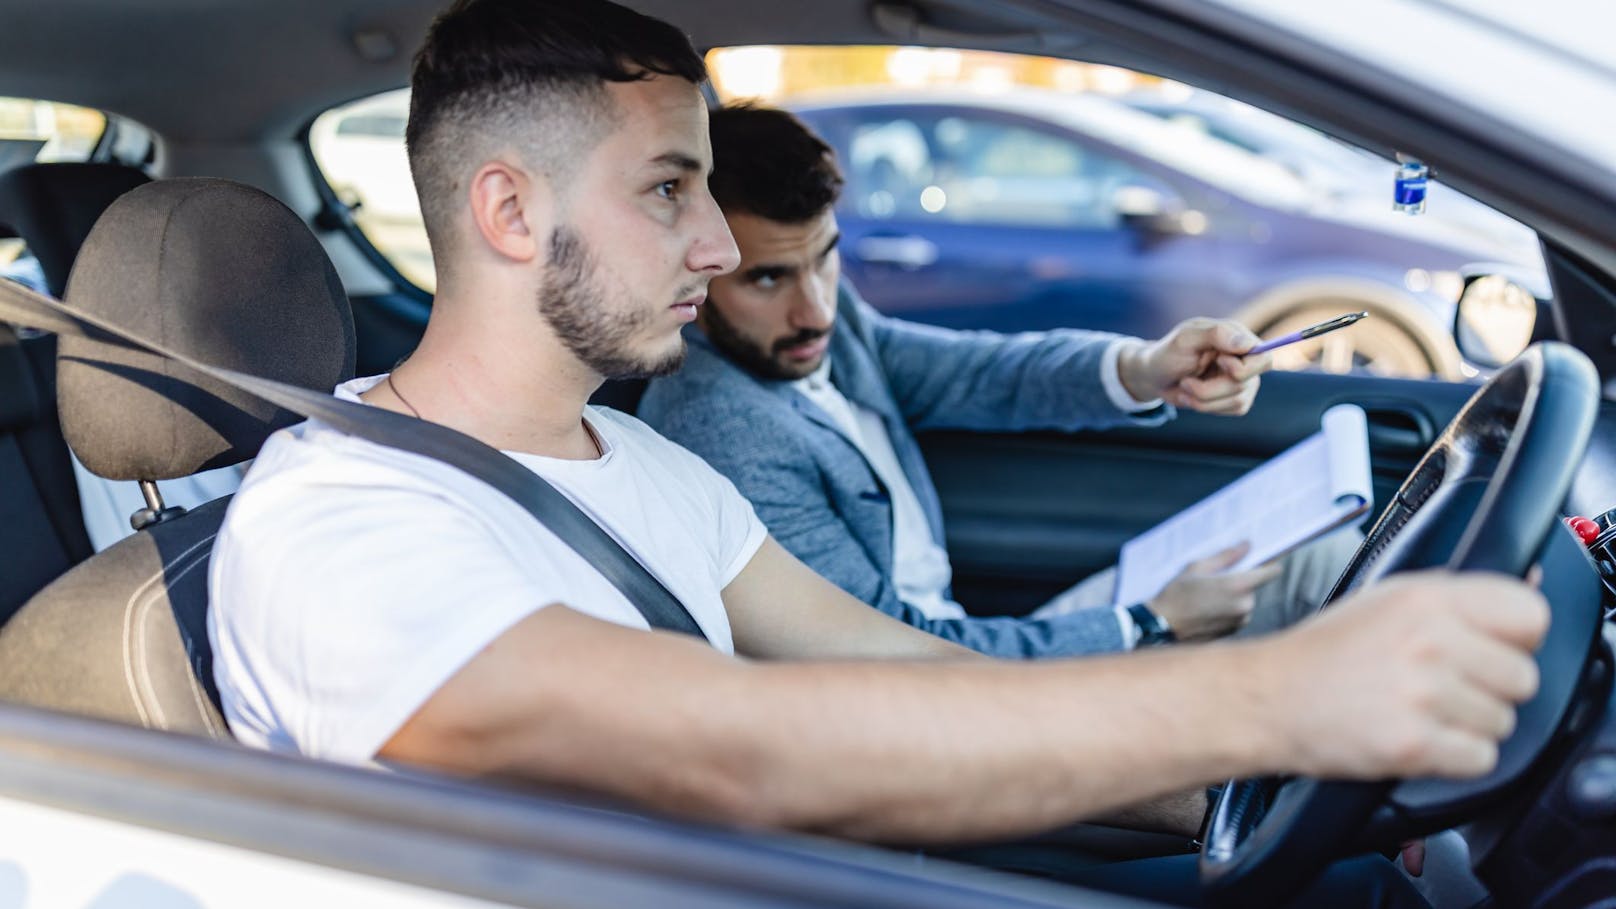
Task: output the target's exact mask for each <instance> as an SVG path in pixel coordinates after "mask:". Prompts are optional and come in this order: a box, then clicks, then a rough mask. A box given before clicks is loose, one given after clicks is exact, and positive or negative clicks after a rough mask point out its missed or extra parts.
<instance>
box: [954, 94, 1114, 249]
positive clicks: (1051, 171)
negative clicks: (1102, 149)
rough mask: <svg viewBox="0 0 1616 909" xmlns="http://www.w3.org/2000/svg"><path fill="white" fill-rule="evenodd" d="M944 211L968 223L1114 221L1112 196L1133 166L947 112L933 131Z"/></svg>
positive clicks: (1046, 136)
mask: <svg viewBox="0 0 1616 909" xmlns="http://www.w3.org/2000/svg"><path fill="white" fill-rule="evenodd" d="M932 133H933V135H934V136H935V137H936V140H937V147H938V149H939V158H940V159H941V160H942V162H943V164H942V167H941V168H940V169H941V170H942V172H943V176H942V178H941V179H940V180H939V183H938V185H939V186H940V187H941V188H942V189H943V191H944V193H946V206H945V209H944V210H945V211H946V210H950V209H951V210H952V211H953V212H954V215H953V217H954V218H955V219H957V220H960V221H966V222H970V223H974V224H1000V225H1006V226H1019V227H1052V228H1072V229H1102V230H1105V229H1112V228H1116V227H1117V226H1118V217H1117V212H1116V209H1115V208H1114V207H1113V205H1112V202H1111V199H1112V196H1113V194H1114V193H1115V191H1116V190H1117V188H1119V187H1121V186H1122V185H1123V184H1125V183H1127V182H1128V181H1129V180H1130V179H1133V178H1134V176H1135V173H1134V171H1133V169H1132V168H1130V167H1128V166H1127V165H1126V164H1124V163H1122V162H1120V161H1117V160H1115V159H1113V158H1108V157H1105V156H1102V155H1099V154H1095V153H1093V152H1091V151H1088V150H1087V149H1085V148H1083V147H1082V146H1081V145H1079V144H1078V143H1077V142H1075V141H1073V140H1072V139H1070V138H1067V137H1064V136H1058V135H1055V134H1053V133H1049V132H1045V131H1042V130H1035V129H1031V128H1029V127H1026V126H1021V125H1017V124H1013V123H1006V122H999V121H993V120H982V119H973V118H970V117H962V116H947V117H943V118H941V119H939V120H938V121H937V122H936V124H935V125H934V126H933V128H932Z"/></svg>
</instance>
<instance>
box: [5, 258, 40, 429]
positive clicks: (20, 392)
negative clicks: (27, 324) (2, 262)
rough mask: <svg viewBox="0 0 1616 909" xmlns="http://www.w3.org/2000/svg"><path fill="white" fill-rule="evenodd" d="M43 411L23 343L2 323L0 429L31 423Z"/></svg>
mask: <svg viewBox="0 0 1616 909" xmlns="http://www.w3.org/2000/svg"><path fill="white" fill-rule="evenodd" d="M4 280H5V279H4V278H0V281H4ZM40 413H41V410H40V401H39V388H38V386H37V385H35V383H34V374H33V372H32V371H31V370H30V369H29V368H28V358H27V355H26V354H24V353H23V352H22V342H21V341H19V340H18V339H17V333H16V332H14V331H12V330H11V327H10V326H9V325H3V324H0V432H8V431H10V430H14V429H21V428H23V427H25V426H31V425H33V424H34V423H35V422H37V421H38V420H39V417H40Z"/></svg>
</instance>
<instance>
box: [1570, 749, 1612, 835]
mask: <svg viewBox="0 0 1616 909" xmlns="http://www.w3.org/2000/svg"><path fill="white" fill-rule="evenodd" d="M1566 798H1567V799H1569V800H1570V802H1571V806H1572V807H1573V808H1574V809H1576V811H1577V813H1578V814H1580V815H1583V816H1584V817H1589V818H1594V819H1598V820H1604V819H1608V818H1616V754H1612V753H1609V752H1606V753H1603V754H1595V755H1590V756H1589V757H1585V758H1583V759H1582V760H1581V761H1579V762H1578V763H1577V766H1575V767H1573V768H1572V769H1571V775H1570V776H1569V777H1568V778H1567V780H1566Z"/></svg>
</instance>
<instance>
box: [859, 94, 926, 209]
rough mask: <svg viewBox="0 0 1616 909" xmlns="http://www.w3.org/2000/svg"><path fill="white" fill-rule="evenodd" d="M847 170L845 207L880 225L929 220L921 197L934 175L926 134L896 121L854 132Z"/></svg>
mask: <svg viewBox="0 0 1616 909" xmlns="http://www.w3.org/2000/svg"><path fill="white" fill-rule="evenodd" d="M847 148H848V153H847V160H846V162H845V163H844V164H843V169H844V170H845V174H844V176H845V178H846V180H847V184H846V186H844V187H843V190H842V192H843V196H842V198H843V206H844V207H851V208H852V209H853V210H855V211H856V212H857V213H858V214H860V215H863V216H864V217H866V218H871V219H875V220H885V219H889V218H918V217H925V216H926V210H925V208H924V207H922V204H921V197H922V196H923V195H924V194H925V191H926V188H927V187H928V186H931V185H932V178H933V174H934V172H935V169H934V168H933V166H932V156H931V147H930V146H929V145H927V143H926V136H925V133H923V132H922V131H921V128H920V127H919V126H918V125H916V123H915V122H914V121H913V120H910V119H908V118H906V117H896V118H894V119H891V120H887V121H885V122H877V123H864V124H861V125H859V126H857V127H854V129H853V131H852V137H851V138H850V139H849V140H848V145H847Z"/></svg>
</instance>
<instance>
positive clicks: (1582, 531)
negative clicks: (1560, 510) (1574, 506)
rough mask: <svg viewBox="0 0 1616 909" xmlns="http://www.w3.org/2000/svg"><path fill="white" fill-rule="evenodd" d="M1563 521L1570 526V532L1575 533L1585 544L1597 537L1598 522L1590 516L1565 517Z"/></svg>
mask: <svg viewBox="0 0 1616 909" xmlns="http://www.w3.org/2000/svg"><path fill="white" fill-rule="evenodd" d="M1565 522H1566V526H1567V527H1570V528H1571V532H1572V533H1574V534H1576V535H1577V537H1578V538H1579V539H1581V540H1582V542H1583V545H1585V546H1586V545H1588V544H1590V543H1592V542H1593V541H1594V540H1596V539H1598V538H1599V534H1600V530H1599V522H1597V521H1595V520H1593V519H1591V518H1583V517H1570V518H1566V519H1565Z"/></svg>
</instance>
